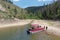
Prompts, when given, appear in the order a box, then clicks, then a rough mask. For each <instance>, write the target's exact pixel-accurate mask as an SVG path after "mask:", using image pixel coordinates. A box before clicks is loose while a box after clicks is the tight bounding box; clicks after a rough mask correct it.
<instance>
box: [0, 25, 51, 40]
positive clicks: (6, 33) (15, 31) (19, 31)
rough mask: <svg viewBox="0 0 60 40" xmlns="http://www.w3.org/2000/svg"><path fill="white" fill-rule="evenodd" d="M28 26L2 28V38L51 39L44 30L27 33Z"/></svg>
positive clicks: (17, 39) (24, 39)
mask: <svg viewBox="0 0 60 40" xmlns="http://www.w3.org/2000/svg"><path fill="white" fill-rule="evenodd" d="M27 27H28V26H27V25H26V26H19V27H11V28H2V29H0V40H51V39H50V37H49V36H48V35H46V34H45V33H44V32H41V33H37V34H31V35H27V33H26V30H27Z"/></svg>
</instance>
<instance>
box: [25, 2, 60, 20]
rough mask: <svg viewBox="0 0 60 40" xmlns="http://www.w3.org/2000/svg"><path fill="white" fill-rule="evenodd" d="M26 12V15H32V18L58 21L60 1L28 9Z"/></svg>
mask: <svg viewBox="0 0 60 40" xmlns="http://www.w3.org/2000/svg"><path fill="white" fill-rule="evenodd" d="M26 10H27V12H28V14H30V15H32V18H33V17H35V18H37V19H52V20H60V1H56V2H53V3H52V4H48V5H44V6H39V7H38V6H34V7H28V8H26ZM31 13H32V14H31Z"/></svg>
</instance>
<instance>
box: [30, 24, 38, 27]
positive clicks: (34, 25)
mask: <svg viewBox="0 0 60 40" xmlns="http://www.w3.org/2000/svg"><path fill="white" fill-rule="evenodd" d="M31 25H32V26H33V27H36V26H39V24H31Z"/></svg>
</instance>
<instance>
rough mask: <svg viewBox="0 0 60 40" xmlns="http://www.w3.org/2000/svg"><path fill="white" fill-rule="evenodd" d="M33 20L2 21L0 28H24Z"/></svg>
mask: <svg viewBox="0 0 60 40" xmlns="http://www.w3.org/2000/svg"><path fill="white" fill-rule="evenodd" d="M31 21H32V20H4V21H0V28H5V27H12V26H22V25H26V24H29V23H30V22H31Z"/></svg>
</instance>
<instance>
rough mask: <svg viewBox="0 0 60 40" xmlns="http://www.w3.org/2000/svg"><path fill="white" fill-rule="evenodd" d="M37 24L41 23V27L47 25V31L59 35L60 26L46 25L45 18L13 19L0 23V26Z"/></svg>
mask: <svg viewBox="0 0 60 40" xmlns="http://www.w3.org/2000/svg"><path fill="white" fill-rule="evenodd" d="M29 23H31V24H35V23H36V24H39V25H41V26H42V27H44V26H48V30H47V32H48V33H52V34H55V35H57V36H60V32H59V31H60V28H59V27H54V26H50V25H48V21H46V20H30V19H26V20H15V21H14V20H13V21H10V22H7V23H6V22H5V23H2V24H1V23H0V28H6V27H12V26H23V25H26V24H29Z"/></svg>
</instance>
